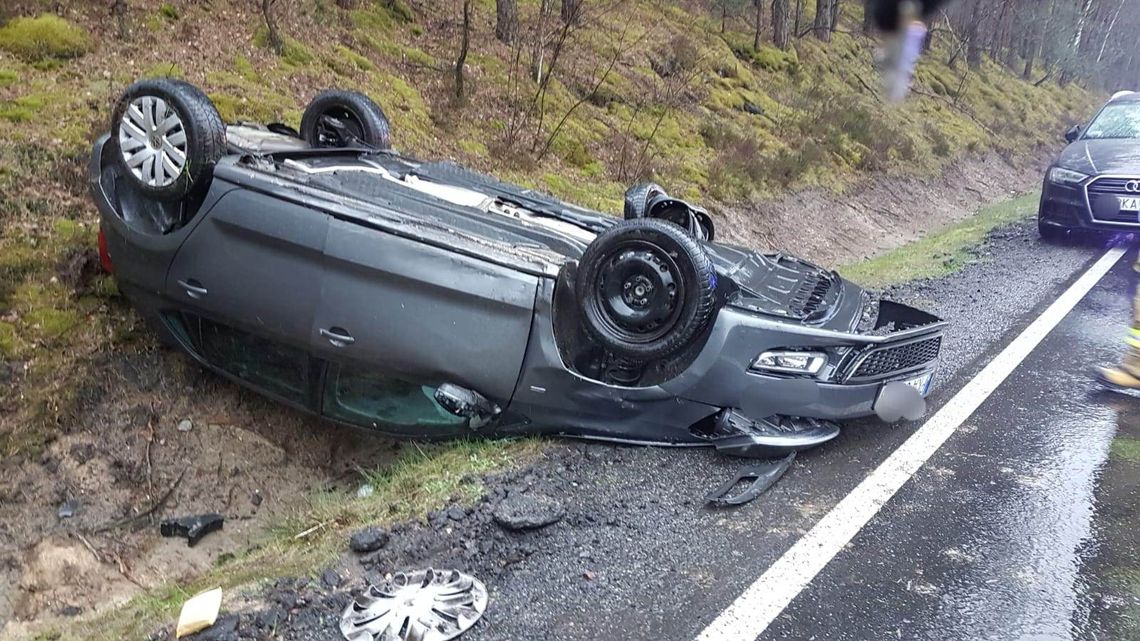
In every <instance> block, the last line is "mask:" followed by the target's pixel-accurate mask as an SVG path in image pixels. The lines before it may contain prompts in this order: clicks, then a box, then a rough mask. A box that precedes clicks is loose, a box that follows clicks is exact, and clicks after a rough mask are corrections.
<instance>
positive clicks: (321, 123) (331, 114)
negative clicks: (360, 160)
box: [317, 108, 364, 147]
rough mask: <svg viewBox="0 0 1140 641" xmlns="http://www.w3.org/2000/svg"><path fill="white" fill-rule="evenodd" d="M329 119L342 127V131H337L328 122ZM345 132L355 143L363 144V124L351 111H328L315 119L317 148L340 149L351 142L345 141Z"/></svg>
mask: <svg viewBox="0 0 1140 641" xmlns="http://www.w3.org/2000/svg"><path fill="white" fill-rule="evenodd" d="M329 118H331V119H333V120H335V121H336V123H339V124H340V125H341V126H343V127H344V131H341V130H338V128H337V127H336V126H335V124H334V123H332V122H329V121H328V119H329ZM346 132H347V133H348V134H349V135H350V136H353V137H355V138H356V140H357V142H364V124H363V123H362V122H361V121H360V118H358V117H357V116H356V114H355V113H353V112H352V110H351V109H346V108H334V109H329V110H328V111H326V112H325V113H323V114H321V117H320V118H318V119H317V146H318V147H342V146H344V145H346V144H348V143H350V142H352V141H351V140H347V139H345V137H344V133H346Z"/></svg>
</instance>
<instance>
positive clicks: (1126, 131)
mask: <svg viewBox="0 0 1140 641" xmlns="http://www.w3.org/2000/svg"><path fill="white" fill-rule="evenodd" d="M1084 137H1085V138H1140V102H1122V103H1119V104H1115V105H1108V106H1106V107H1105V108H1104V109H1102V110H1101V112H1100V115H1099V116H1097V117H1096V120H1094V121H1092V124H1090V125H1089V128H1088V130H1087V131H1086V132H1085V135H1084Z"/></svg>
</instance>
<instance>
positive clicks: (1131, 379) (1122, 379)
mask: <svg viewBox="0 0 1140 641" xmlns="http://www.w3.org/2000/svg"><path fill="white" fill-rule="evenodd" d="M1133 269H1134V270H1136V272H1137V275H1138V276H1140V255H1137V257H1136V264H1135V266H1134V267H1133ZM1124 349H1125V351H1124V359H1123V360H1122V361H1121V363H1120V366H1119V367H1111V368H1102V369H1101V370H1100V377H1101V379H1102V380H1104V382H1106V383H1108V384H1109V385H1113V386H1116V387H1127V388H1130V389H1137V390H1140V282H1138V283H1137V284H1136V288H1135V290H1134V292H1133V295H1132V329H1131V330H1130V331H1129V333H1128V338H1126V339H1125V348H1124Z"/></svg>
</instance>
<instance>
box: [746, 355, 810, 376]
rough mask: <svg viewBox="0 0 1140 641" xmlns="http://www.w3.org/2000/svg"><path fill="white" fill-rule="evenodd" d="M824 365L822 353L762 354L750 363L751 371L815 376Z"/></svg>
mask: <svg viewBox="0 0 1140 641" xmlns="http://www.w3.org/2000/svg"><path fill="white" fill-rule="evenodd" d="M826 364H827V354H824V353H823V352H793V351H779V352H764V353H763V354H761V355H759V356H757V357H756V360H754V361H752V369H755V370H762V371H766V372H778V373H781V374H807V375H809V376H815V375H816V374H818V373H819V372H820V371H821V370H822V369H823V366H824V365H826Z"/></svg>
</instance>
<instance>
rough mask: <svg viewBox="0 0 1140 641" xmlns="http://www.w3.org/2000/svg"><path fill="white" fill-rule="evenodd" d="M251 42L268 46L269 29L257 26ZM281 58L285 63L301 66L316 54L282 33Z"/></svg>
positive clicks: (314, 57) (311, 59)
mask: <svg viewBox="0 0 1140 641" xmlns="http://www.w3.org/2000/svg"><path fill="white" fill-rule="evenodd" d="M253 44H255V45H257V46H259V47H264V48H266V49H268V48H269V29H267V28H265V27H264V26H262V27H258V28H257V31H255V32H254V33H253ZM281 60H282V61H284V62H285V64H288V65H291V66H294V67H303V66H305V65H308V64H310V63H311V62H313V61H314V60H316V56H315V55H314V54H313V52H312V50H311V49H309V48H308V47H306V46H305V45H303V44H301V43H300V42H298V41H297V40H295V39H293V38H291V37H289V36H287V35H284V34H282V35H281Z"/></svg>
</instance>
